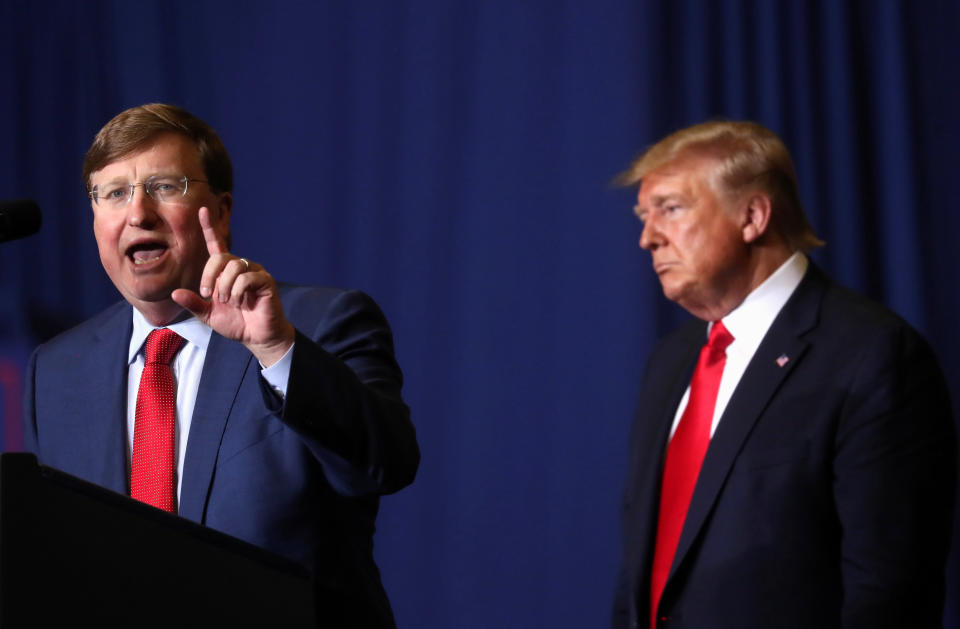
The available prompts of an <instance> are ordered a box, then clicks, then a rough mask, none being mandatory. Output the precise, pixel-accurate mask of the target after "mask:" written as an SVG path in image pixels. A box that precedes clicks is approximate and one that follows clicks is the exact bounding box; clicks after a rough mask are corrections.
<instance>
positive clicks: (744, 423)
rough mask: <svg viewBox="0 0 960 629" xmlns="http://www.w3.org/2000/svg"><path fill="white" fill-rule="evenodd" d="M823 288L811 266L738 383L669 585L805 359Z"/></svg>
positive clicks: (695, 499) (701, 478) (699, 481)
mask: <svg viewBox="0 0 960 629" xmlns="http://www.w3.org/2000/svg"><path fill="white" fill-rule="evenodd" d="M824 286H825V280H824V279H823V277H822V275H821V274H820V272H819V271H818V270H817V269H816V268H815V267H814V266H813V265H812V264H811V265H810V267H809V269H808V271H807V274H806V276H805V277H804V279H803V281H801V283H800V285H799V286H798V287H797V290H796V291H795V292H794V294H793V295H792V296H791V298H790V299H789V300H788V301H787V303H786V304H785V305H784V307H783V309H782V310H781V311H780V314H779V315H777V318H776V319H775V320H774V322H773V325H772V326H771V327H770V330H768V331H767V334H766V336H765V337H764V339H763V341H762V342H761V343H760V346H759V347H758V348H757V351H756V353H755V354H754V356H753V358H752V359H751V361H750V363H749V365H748V366H747V369H746V371H745V372H744V374H743V377H741V379H740V382H739V383H738V384H737V388H736V389H735V390H734V393H733V396H732V397H731V398H730V402H729V403H728V404H727V408H726V409H725V410H724V412H723V416H722V417H721V419H720V423H719V424H718V426H717V430H716V432H715V433H714V436H713V439H711V442H710V447H709V449H708V450H707V455H706V457H705V458H704V460H703V466H702V467H701V469H700V476H699V477H698V478H697V486H696V489H695V490H694V493H693V497H692V499H691V500H690V507H689V509H688V511H687V518H686V521H685V522H684V525H683V532H682V534H681V536H680V542H679V544H678V546H677V552H676V555H675V556H674V560H673V566H672V568H671V570H670V577H668V581H667V583H668V586H669V579H670V578H671V577H672V576H673V574H674V573H675V572H676V570H677V568H678V566H679V565H680V564H681V562H682V561H683V559H684V557H685V556H686V554H687V553H688V551H689V550H690V547H691V546H692V545H693V542H694V540H695V539H696V538H697V536H698V535H699V533H700V531H701V529H702V528H703V526H704V523H705V521H706V519H707V517H708V516H709V513H710V511H711V510H712V509H713V506H714V503H715V502H716V500H717V496H718V495H719V493H720V491H721V490H722V488H723V485H724V483H725V482H726V479H727V476H728V474H729V473H730V470H731V468H732V467H733V464H734V462H735V461H736V458H737V455H738V454H739V453H740V450H741V449H742V447H743V444H744V442H745V441H746V439H747V438H748V436H749V434H750V431H751V429H752V428H753V426H754V424H755V423H756V422H757V420H758V419H759V417H760V415H761V414H762V413H763V410H764V409H765V408H766V407H767V404H768V403H769V401H770V399H771V398H772V397H773V395H774V394H775V393H776V391H777V390H778V389H779V388H780V387H781V386H782V384H783V383H784V382H785V381H786V380H787V378H789V376H790V374H791V373H792V372H793V370H794V368H795V367H796V365H797V364H798V363H799V362H800V361H801V360H802V359H803V356H804V354H805V353H806V350H807V347H808V346H809V343H808V342H807V341H806V340H804V339H803V338H802V336H803V335H804V334H805V333H806V332H807V331H809V330H810V329H811V328H813V327H814V326H815V325H816V321H817V318H818V313H819V308H820V300H821V297H822V294H823V289H824ZM782 356H786V357H788V360H787V362H785V363H783V364H780V362H778V359H780V358H781V357H782Z"/></svg>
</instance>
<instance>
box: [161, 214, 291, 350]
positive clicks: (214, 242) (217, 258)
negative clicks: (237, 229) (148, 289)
mask: <svg viewBox="0 0 960 629" xmlns="http://www.w3.org/2000/svg"><path fill="white" fill-rule="evenodd" d="M199 217H200V227H201V228H202V229H203V236H204V239H205V240H206V243H207V251H208V252H209V253H210V259H209V260H207V264H206V266H204V268H203V276H202V278H201V280H200V294H199V295H198V294H197V293H195V292H193V291H192V290H188V289H185V288H178V289H177V290H175V291H173V293H172V294H171V298H172V299H173V301H175V302H176V303H177V304H179V305H180V306H182V307H183V308H186V309H187V310H189V311H190V312H192V313H193V314H194V315H196V317H197V318H198V319H200V320H201V321H203V322H204V323H206V324H207V325H209V326H210V327H211V328H213V329H214V330H215V331H216V332H217V333H218V334H220V335H221V336H224V337H226V338H229V339H233V340H236V341H240V342H241V343H243V344H244V345H245V346H246V347H247V349H249V350H250V352H251V353H252V354H253V355H254V356H256V357H257V360H259V361H260V363H261V364H262V365H263V366H265V367H269V366H270V365H272V364H273V363H275V362H277V361H278V360H280V358H282V357H283V355H284V354H285V353H286V352H287V350H288V349H290V346H291V345H293V340H294V336H295V331H294V328H293V324H291V323H290V322H289V321H288V320H287V318H286V316H285V315H284V313H283V305H282V304H281V303H280V294H279V292H278V291H277V283H276V282H275V281H274V279H273V276H271V275H270V274H269V273H267V271H266V269H264V268H263V267H262V266H260V265H259V264H257V263H255V262H250V261H248V260H246V259H245V258H240V257H237V256H235V255H233V254H231V253H230V252H229V251H227V246H226V243H225V241H224V240H223V239H222V238H221V236H220V235H219V234H218V233H217V231H216V230H215V229H214V228H213V226H212V224H211V223H210V211H209V210H208V209H207V208H206V207H202V208H200V212H199Z"/></svg>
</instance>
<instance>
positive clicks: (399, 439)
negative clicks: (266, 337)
mask: <svg viewBox="0 0 960 629" xmlns="http://www.w3.org/2000/svg"><path fill="white" fill-rule="evenodd" d="M311 307H312V300H310V299H309V298H305V299H301V300H296V301H295V302H294V303H293V304H292V305H291V306H290V307H289V312H288V317H289V318H290V320H291V321H293V322H294V325H295V326H296V327H297V338H296V343H295V345H294V351H293V360H292V364H291V366H290V379H289V382H288V385H287V394H286V397H285V398H284V400H283V401H282V402H281V401H279V400H278V399H277V398H276V397H275V396H274V395H273V394H272V392H270V391H269V386H268V385H266V382H265V381H263V379H262V378H261V382H262V384H263V387H262V388H264V397H265V400H266V401H267V404H268V406H269V407H270V408H271V410H272V411H273V412H275V413H276V414H277V416H278V417H279V418H280V419H281V420H282V421H283V422H284V423H285V424H286V425H288V426H290V427H291V428H292V429H293V430H294V431H296V432H297V433H298V434H299V435H300V436H301V437H302V439H303V441H304V443H305V444H306V446H307V448H309V450H310V451H311V452H312V453H313V455H314V456H315V457H316V458H317V460H318V461H319V462H320V464H321V465H322V467H323V470H324V473H325V474H326V476H327V479H328V481H329V482H330V484H331V486H332V487H333V488H334V489H335V490H336V491H337V492H339V493H341V494H343V495H348V496H361V495H377V494H389V493H392V492H395V491H398V490H400V489H402V488H403V487H405V486H407V485H409V484H410V483H412V482H413V479H414V476H415V475H416V471H417V466H418V465H419V461H420V451H419V448H418V446H417V440H416V434H415V431H414V428H413V424H412V423H411V421H410V410H409V409H408V408H407V406H406V404H404V402H403V400H402V398H401V396H400V388H401V385H402V383H403V376H402V373H401V371H400V367H399V366H398V365H397V362H396V359H395V358H394V353H393V337H392V334H391V332H390V328H389V326H388V324H387V321H386V318H385V317H384V315H383V313H382V312H381V310H380V309H379V308H378V307H377V305H376V304H375V303H374V302H373V300H372V299H370V298H369V297H368V296H366V295H365V294H363V293H361V292H358V291H347V292H343V293H340V294H339V295H338V296H336V297H335V298H334V299H333V300H332V301H330V302H329V305H328V306H327V308H326V311H325V312H324V313H323V315H322V317H321V318H320V319H319V321H317V323H316V325H314V326H313V327H312V329H306V326H305V325H303V321H304V320H305V319H306V317H304V316H302V311H305V310H309V309H310V308H311ZM314 320H316V319H315V316H314Z"/></svg>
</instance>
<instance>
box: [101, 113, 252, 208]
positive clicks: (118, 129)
mask: <svg viewBox="0 0 960 629" xmlns="http://www.w3.org/2000/svg"><path fill="white" fill-rule="evenodd" d="M163 133H179V134H181V135H184V136H186V137H188V138H190V139H191V140H193V142H194V144H196V146H197V151H198V152H199V153H200V161H201V163H202V164H203V170H204V174H205V175H206V177H207V183H208V184H209V185H210V189H211V190H213V191H214V192H232V191H233V164H232V163H231V162H230V156H229V155H228V154H227V149H225V148H224V146H223V142H221V141H220V136H218V135H217V132H216V131H214V130H213V127H211V126H210V125H208V124H207V123H206V122H204V121H203V120H201V119H199V118H197V117H196V116H194V115H193V114H191V113H190V112H188V111H186V110H185V109H181V108H180V107H176V106H174V105H165V104H162V103H150V104H147V105H140V106H139V107H132V108H130V109H127V110H125V111H122V112H120V113H119V114H117V115H116V116H114V117H113V119H112V120H110V122H108V123H107V124H106V125H104V127H103V128H102V129H100V132H99V133H97V136H96V137H95V138H94V139H93V144H92V145H91V146H90V149H89V150H88V151H87V154H86V156H85V157H84V158H83V184H84V186H86V187H87V188H89V186H90V176H91V175H92V174H93V173H95V172H97V171H98V170H101V169H102V168H104V167H106V166H107V165H109V164H111V163H113V162H115V161H117V160H118V159H123V158H125V157H128V156H130V155H133V154H134V153H137V152H139V151H141V150H143V149H145V148H147V147H148V145H149V144H150V143H151V142H152V141H153V140H154V139H155V138H156V137H157V136H159V135H161V134H163Z"/></svg>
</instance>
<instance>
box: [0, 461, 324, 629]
mask: <svg viewBox="0 0 960 629" xmlns="http://www.w3.org/2000/svg"><path fill="white" fill-rule="evenodd" d="M61 626H63V627H71V626H81V627H84V626H95V627H96V626H99V627H121V626H122V627H160V626H163V627H205V628H211V629H212V628H214V627H316V626H317V625H316V623H315V610H314V595H313V583H312V581H311V578H310V576H309V574H308V572H307V570H306V569H304V568H303V567H301V566H299V565H298V564H296V563H293V562H291V561H288V560H286V559H284V558H281V557H277V556H275V555H272V554H270V553H267V552H266V551H263V550H261V549H259V548H256V547H254V546H252V545H250V544H247V543H245V542H242V541H240V540H237V539H235V538H232V537H229V536H227V535H223V534H221V533H218V532H217V531H214V530H212V529H208V528H206V527H203V526H200V525H198V524H195V523H193V522H189V521H187V520H183V519H181V518H178V517H176V516H174V515H171V514H168V513H164V512H162V511H159V510H157V509H154V508H152V507H149V506H147V505H145V504H142V503H140V502H137V501H135V500H132V499H131V498H128V497H126V496H122V495H120V494H116V493H114V492H111V491H108V490H106V489H103V488H100V487H97V486H96V485H92V484H90V483H87V482H84V481H81V480H79V479H77V478H75V477H72V476H69V475H67V474H64V473H63V472H59V471H57V470H54V469H52V468H47V467H44V466H41V465H38V464H37V459H36V457H34V456H33V455H32V454H3V455H2V456H0V627H3V628H18V627H61Z"/></svg>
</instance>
